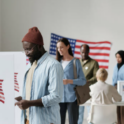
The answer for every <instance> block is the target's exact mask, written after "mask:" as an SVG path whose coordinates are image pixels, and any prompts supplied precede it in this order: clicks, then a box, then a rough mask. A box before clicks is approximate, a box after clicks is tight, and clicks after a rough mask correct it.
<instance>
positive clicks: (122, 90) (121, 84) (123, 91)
mask: <svg viewBox="0 0 124 124" xmlns="http://www.w3.org/2000/svg"><path fill="white" fill-rule="evenodd" d="M117 90H118V92H119V94H120V95H121V96H122V101H123V102H124V81H118V82H117Z"/></svg>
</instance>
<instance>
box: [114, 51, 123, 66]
mask: <svg viewBox="0 0 124 124" xmlns="http://www.w3.org/2000/svg"><path fill="white" fill-rule="evenodd" d="M117 54H119V55H120V56H121V58H122V63H123V64H124V51H123V50H120V51H118V52H117V53H116V54H115V56H116V55H117Z"/></svg>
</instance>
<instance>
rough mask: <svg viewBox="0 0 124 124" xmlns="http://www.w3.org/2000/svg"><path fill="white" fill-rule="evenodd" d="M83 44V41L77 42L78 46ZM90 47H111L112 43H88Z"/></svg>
mask: <svg viewBox="0 0 124 124" xmlns="http://www.w3.org/2000/svg"><path fill="white" fill-rule="evenodd" d="M82 44H84V43H81V42H76V46H81V45H82ZM88 45H89V47H109V48H110V47H111V44H106V43H103V44H88Z"/></svg>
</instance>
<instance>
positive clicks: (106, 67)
mask: <svg viewBox="0 0 124 124" xmlns="http://www.w3.org/2000/svg"><path fill="white" fill-rule="evenodd" d="M99 68H104V69H108V66H99Z"/></svg>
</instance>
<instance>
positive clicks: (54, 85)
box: [41, 63, 63, 107]
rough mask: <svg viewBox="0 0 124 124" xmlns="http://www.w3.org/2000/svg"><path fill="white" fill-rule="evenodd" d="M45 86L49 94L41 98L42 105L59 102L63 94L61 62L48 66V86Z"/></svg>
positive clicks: (46, 105)
mask: <svg viewBox="0 0 124 124" xmlns="http://www.w3.org/2000/svg"><path fill="white" fill-rule="evenodd" d="M46 88H48V92H49V94H48V95H46V96H44V97H42V98H41V99H42V103H43V105H44V107H48V106H53V105H55V104H57V103H59V102H60V101H61V99H62V95H63V69H62V66H61V64H59V63H58V64H55V65H53V66H52V67H51V68H50V70H49V79H48V87H46Z"/></svg>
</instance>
